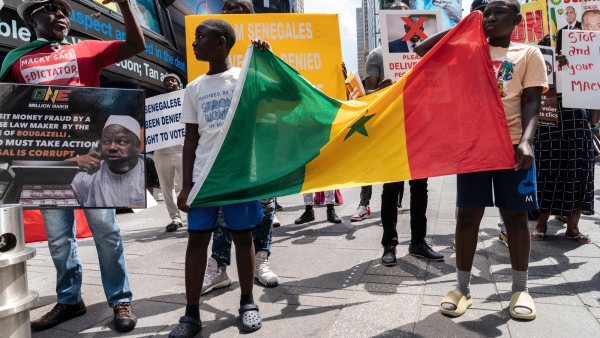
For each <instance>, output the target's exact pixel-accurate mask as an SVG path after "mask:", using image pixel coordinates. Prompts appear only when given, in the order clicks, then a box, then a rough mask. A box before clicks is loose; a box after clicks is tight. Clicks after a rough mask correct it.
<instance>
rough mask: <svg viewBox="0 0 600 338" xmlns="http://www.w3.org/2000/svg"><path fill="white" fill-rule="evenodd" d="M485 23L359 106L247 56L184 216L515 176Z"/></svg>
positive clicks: (462, 29) (454, 34)
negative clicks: (329, 194)
mask: <svg viewBox="0 0 600 338" xmlns="http://www.w3.org/2000/svg"><path fill="white" fill-rule="evenodd" d="M481 18H482V17H481V14H480V13H479V12H475V13H472V14H471V15H469V16H468V17H467V18H465V19H464V20H462V21H461V22H460V23H459V24H458V25H457V26H456V27H455V28H454V29H453V30H452V31H451V32H450V33H448V35H446V36H445V37H444V39H443V40H441V41H440V42H439V43H438V44H437V45H436V46H435V47H434V48H433V49H432V50H431V51H430V52H429V53H428V54H427V55H426V56H425V57H424V58H423V59H422V60H421V61H420V62H419V63H418V64H417V65H416V66H415V67H414V68H413V69H412V70H411V71H410V72H408V73H407V74H406V75H405V76H404V77H403V78H402V79H401V80H400V81H398V82H397V83H395V84H394V85H393V86H390V87H388V88H387V89H385V90H381V91H379V92H377V93H374V94H371V95H368V96H366V97H362V98H360V99H357V100H355V101H347V102H342V101H338V100H336V99H333V98H331V97H328V96H327V95H325V94H324V93H323V92H322V91H320V90H319V89H317V88H316V87H314V86H313V85H312V84H310V83H309V82H308V81H306V79H304V78H303V77H302V76H301V75H300V74H298V73H297V72H296V71H295V70H294V69H292V68H291V67H289V66H288V65H286V64H285V63H284V62H283V61H281V60H280V59H278V58H277V57H276V56H275V55H274V54H273V53H271V52H270V51H260V50H258V49H257V48H254V47H249V49H248V51H247V53H246V57H245V58H244V60H245V61H244V64H243V67H242V71H241V74H240V78H239V82H238V84H237V88H236V96H235V97H234V99H233V100H232V103H231V106H230V110H229V113H228V115H227V117H226V119H225V121H224V126H223V128H222V130H221V132H220V135H219V136H218V140H217V141H216V143H215V146H214V148H213V149H212V151H211V153H210V155H209V159H208V160H207V162H206V165H205V166H204V168H202V171H201V175H200V177H199V178H198V179H196V184H195V185H194V188H193V190H192V191H191V193H190V195H189V198H188V205H190V206H191V207H200V206H213V205H223V204H231V203H238V202H242V201H249V200H254V199H259V198H270V197H276V196H285V195H291V194H298V193H307V192H315V191H323V190H334V189H341V188H350V187H359V186H364V185H371V184H380V183H386V182H397V181H406V180H411V179H419V178H425V177H433V176H442V175H452V174H459V173H468V172H476V171H485V170H494V169H508V168H512V167H513V166H514V164H515V160H514V150H513V147H512V142H511V139H510V135H509V132H508V126H507V123H506V118H505V116H504V110H503V108H502V102H501V100H500V95H499V93H498V86H497V84H496V79H495V77H494V71H493V68H492V62H491V58H490V54H489V50H488V44H487V40H486V38H485V36H484V33H483V28H482V24H481Z"/></svg>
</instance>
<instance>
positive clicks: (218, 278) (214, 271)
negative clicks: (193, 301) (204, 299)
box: [202, 257, 231, 294]
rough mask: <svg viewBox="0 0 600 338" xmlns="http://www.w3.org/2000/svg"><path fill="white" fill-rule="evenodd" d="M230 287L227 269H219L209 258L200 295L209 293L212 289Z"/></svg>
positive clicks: (212, 259) (213, 260) (214, 261)
mask: <svg viewBox="0 0 600 338" xmlns="http://www.w3.org/2000/svg"><path fill="white" fill-rule="evenodd" d="M229 285H231V279H230V278H229V276H227V267H226V266H225V267H223V268H219V267H218V265H217V261H216V260H215V259H214V258H212V257H210V258H209V259H208V263H207V265H206V272H205V273H204V283H203V284H202V294H205V293H209V292H211V291H212V290H214V289H220V288H224V287H227V286H229Z"/></svg>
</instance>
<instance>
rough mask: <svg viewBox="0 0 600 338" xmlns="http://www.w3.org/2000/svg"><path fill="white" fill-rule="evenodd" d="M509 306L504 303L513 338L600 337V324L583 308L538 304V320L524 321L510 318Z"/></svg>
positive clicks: (505, 314)
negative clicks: (545, 337) (547, 337)
mask: <svg viewBox="0 0 600 338" xmlns="http://www.w3.org/2000/svg"><path fill="white" fill-rule="evenodd" d="M509 305H510V303H509V302H502V308H503V309H504V310H503V311H504V318H507V319H508V322H507V324H508V330H509V332H510V336H511V338H520V337H523V338H530V337H540V336H555V337H558V336H561V337H598V336H599V335H600V323H598V321H597V320H596V318H594V316H592V315H591V313H590V312H589V311H588V310H587V309H586V308H585V307H582V306H568V305H556V304H544V303H536V305H535V307H536V312H537V317H536V319H535V320H532V321H524V320H518V319H513V318H512V317H510V314H509V313H508V308H509ZM571 323H573V324H571ZM575 323H576V324H575Z"/></svg>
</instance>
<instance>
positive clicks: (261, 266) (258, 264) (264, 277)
mask: <svg viewBox="0 0 600 338" xmlns="http://www.w3.org/2000/svg"><path fill="white" fill-rule="evenodd" d="M254 278H256V279H258V281H259V282H260V283H261V284H263V285H266V286H277V285H278V284H279V277H277V275H276V274H275V273H273V271H271V267H270V266H269V255H268V254H267V252H266V251H259V252H257V253H256V260H255V265H254Z"/></svg>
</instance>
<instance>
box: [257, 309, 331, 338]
mask: <svg viewBox="0 0 600 338" xmlns="http://www.w3.org/2000/svg"><path fill="white" fill-rule="evenodd" d="M338 311H339V310H338V309H336V308H330V307H312V306H302V305H293V304H289V305H285V304H274V305H273V306H272V307H271V308H269V309H268V310H267V311H265V312H263V313H261V316H262V317H263V327H262V328H261V329H260V330H258V331H256V332H254V333H252V337H268V338H271V337H290V338H291V337H321V336H322V335H323V333H324V332H325V330H326V329H327V327H328V326H329V323H331V321H333V320H334V319H335V317H336V314H337V313H338Z"/></svg>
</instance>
